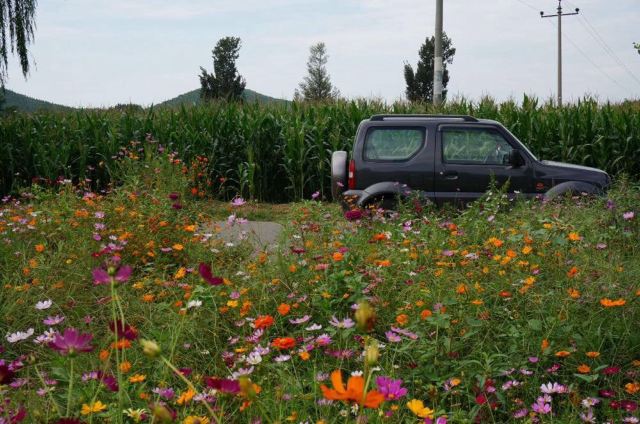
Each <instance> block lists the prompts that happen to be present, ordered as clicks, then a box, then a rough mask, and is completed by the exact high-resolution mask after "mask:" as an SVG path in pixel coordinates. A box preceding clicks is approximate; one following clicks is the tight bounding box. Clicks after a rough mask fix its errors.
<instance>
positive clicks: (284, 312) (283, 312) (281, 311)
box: [278, 303, 291, 317]
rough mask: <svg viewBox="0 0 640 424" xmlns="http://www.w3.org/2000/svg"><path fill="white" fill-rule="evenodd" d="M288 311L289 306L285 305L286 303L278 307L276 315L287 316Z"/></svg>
mask: <svg viewBox="0 0 640 424" xmlns="http://www.w3.org/2000/svg"><path fill="white" fill-rule="evenodd" d="M290 310H291V306H289V305H287V304H286V303H281V304H280V306H278V313H279V314H280V315H282V316H283V317H284V316H287V315H288V314H289V311H290Z"/></svg>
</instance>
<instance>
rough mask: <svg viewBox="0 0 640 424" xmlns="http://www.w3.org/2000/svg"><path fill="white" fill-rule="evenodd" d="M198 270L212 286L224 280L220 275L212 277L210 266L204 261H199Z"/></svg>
mask: <svg viewBox="0 0 640 424" xmlns="http://www.w3.org/2000/svg"><path fill="white" fill-rule="evenodd" d="M198 272H200V276H201V277H202V279H203V280H204V281H206V282H207V283H209V284H211V285H212V286H219V285H220V284H222V283H223V282H224V280H223V279H222V278H221V277H214V276H213V273H212V272H211V267H210V266H209V265H207V264H205V263H200V265H199V266H198Z"/></svg>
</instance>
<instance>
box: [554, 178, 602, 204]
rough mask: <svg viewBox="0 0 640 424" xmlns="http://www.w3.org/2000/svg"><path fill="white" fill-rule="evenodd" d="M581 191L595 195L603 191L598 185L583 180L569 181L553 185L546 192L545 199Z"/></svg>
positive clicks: (575, 193)
mask: <svg viewBox="0 0 640 424" xmlns="http://www.w3.org/2000/svg"><path fill="white" fill-rule="evenodd" d="M581 193H587V194H590V195H593V196H596V195H599V194H601V193H602V190H600V189H599V188H598V187H596V186H595V185H593V184H589V183H583V182H581V181H567V182H564V183H561V184H558V185H557V186H554V187H551V188H550V189H549V190H547V192H546V193H545V194H544V200H545V201H547V202H548V201H552V200H554V199H558V198H561V197H562V196H564V195H566V194H571V195H572V196H573V195H578V194H581Z"/></svg>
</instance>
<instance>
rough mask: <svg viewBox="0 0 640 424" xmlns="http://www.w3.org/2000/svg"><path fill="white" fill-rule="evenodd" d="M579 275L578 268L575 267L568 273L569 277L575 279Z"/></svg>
mask: <svg viewBox="0 0 640 424" xmlns="http://www.w3.org/2000/svg"><path fill="white" fill-rule="evenodd" d="M577 273H578V268H577V267H575V266H572V267H571V269H570V270H569V271H568V272H567V277H569V278H573V277H575V276H576V274H577Z"/></svg>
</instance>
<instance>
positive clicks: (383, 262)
mask: <svg viewBox="0 0 640 424" xmlns="http://www.w3.org/2000/svg"><path fill="white" fill-rule="evenodd" d="M373 263H374V264H375V265H376V266H381V267H386V266H391V261H390V260H389V259H384V260H380V259H376V260H375V261H373Z"/></svg>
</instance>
